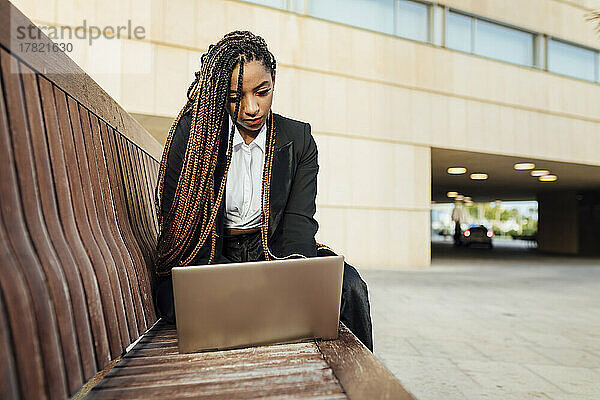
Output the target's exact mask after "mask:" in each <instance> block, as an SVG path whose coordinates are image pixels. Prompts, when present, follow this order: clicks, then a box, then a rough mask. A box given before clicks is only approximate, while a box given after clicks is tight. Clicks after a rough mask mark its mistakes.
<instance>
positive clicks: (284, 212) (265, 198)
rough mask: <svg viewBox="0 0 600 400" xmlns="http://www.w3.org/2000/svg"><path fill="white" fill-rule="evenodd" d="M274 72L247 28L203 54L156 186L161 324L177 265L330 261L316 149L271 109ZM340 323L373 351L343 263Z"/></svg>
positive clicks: (361, 288) (354, 283) (306, 133)
mask: <svg viewBox="0 0 600 400" xmlns="http://www.w3.org/2000/svg"><path fill="white" fill-rule="evenodd" d="M275 71H276V62H275V57H274V56H273V54H272V53H271V52H270V51H269V50H268V48H267V45H266V43H265V41H264V40H263V39H262V38H261V37H259V36H256V35H254V34H252V33H251V32H248V31H244V32H241V31H235V32H231V33H228V34H227V35H225V36H224V37H223V39H221V40H220V41H219V42H218V43H216V44H214V45H210V46H209V48H208V51H207V52H206V53H205V54H204V55H202V58H201V69H200V71H199V72H196V80H195V81H194V82H193V83H192V85H191V86H190V87H189V89H188V93H187V94H188V101H187V103H186V105H185V106H184V107H183V109H182V110H181V112H180V113H179V115H178V116H177V118H176V119H175V121H174V123H173V125H172V126H171V129H170V131H169V135H168V137H167V142H166V145H165V149H164V152H163V157H162V160H161V165H160V172H159V180H158V185H157V188H156V202H157V210H160V212H159V223H160V234H159V238H158V244H157V251H156V253H157V254H156V256H157V264H156V265H157V269H156V272H157V275H158V276H159V283H158V285H157V290H156V292H157V293H156V296H155V298H156V300H157V309H158V312H159V314H160V315H161V316H162V317H163V318H165V319H166V320H170V321H171V322H174V309H173V293H172V282H171V277H170V271H171V268H172V267H173V266H176V265H203V264H220V263H229V262H246V261H259V260H273V259H282V258H291V257H315V256H326V255H334V253H333V252H332V251H331V250H330V249H329V248H327V247H326V246H317V243H316V242H315V234H316V232H317V229H318V224H317V221H315V219H314V214H315V210H316V205H315V199H316V194H317V172H318V170H319V166H318V163H317V146H316V143H315V141H314V138H313V137H312V135H311V129H310V125H309V124H307V123H303V122H300V121H295V120H293V119H289V118H286V117H283V116H281V115H278V114H274V113H273V112H272V110H271V104H272V101H273V89H274V87H275V75H276V74H275ZM340 319H341V320H342V322H344V323H345V324H346V326H347V327H348V328H349V329H350V330H351V331H352V332H354V333H355V335H356V336H357V337H358V338H359V339H360V340H361V341H362V342H363V343H364V344H365V345H366V346H367V347H368V348H369V349H370V350H371V351H372V350H373V345H372V332H371V331H372V330H371V318H370V314H369V301H368V294H367V286H366V284H365V283H364V281H363V280H362V279H361V278H360V276H359V275H358V272H357V271H356V269H354V268H353V267H352V266H350V265H348V264H345V265H344V281H343V288H342V304H341V310H340Z"/></svg>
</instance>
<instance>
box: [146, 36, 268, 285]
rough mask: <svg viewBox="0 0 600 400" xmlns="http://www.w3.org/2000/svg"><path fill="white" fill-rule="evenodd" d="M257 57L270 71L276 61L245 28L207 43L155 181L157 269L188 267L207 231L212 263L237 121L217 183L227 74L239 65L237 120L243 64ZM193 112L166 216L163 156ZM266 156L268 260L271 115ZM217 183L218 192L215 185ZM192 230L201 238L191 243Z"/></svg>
mask: <svg viewBox="0 0 600 400" xmlns="http://www.w3.org/2000/svg"><path fill="white" fill-rule="evenodd" d="M252 60H256V61H260V62H261V63H262V64H263V65H264V66H265V68H266V69H267V70H268V71H269V72H271V73H273V72H274V71H275V68H276V61H275V57H274V56H273V54H272V53H271V52H270V51H269V50H268V48H267V44H266V42H265V41H264V39H263V38H261V37H260V36H256V35H254V34H252V33H251V32H248V31H234V32H230V33H228V34H226V35H225V36H224V37H223V39H221V40H220V41H219V42H217V43H216V44H211V45H210V46H209V47H208V50H207V52H206V53H204V54H203V55H202V57H201V67H200V71H198V72H196V73H195V80H194V81H193V82H192V84H191V85H190V86H189V88H188V90H187V98H188V99H187V102H186V104H185V105H184V107H183V108H182V109H181V111H180V112H179V114H178V115H177V118H175V120H174V121H173V124H172V125H171V128H170V129H169V134H168V136H167V141H166V143H165V148H164V150H163V155H162V159H161V163H160V169H159V175H158V183H157V186H156V192H155V203H156V210H157V213H158V220H159V227H160V234H159V237H158V243H157V249H156V251H157V267H158V268H157V273H158V274H159V275H164V274H168V273H169V271H170V269H171V267H172V266H174V265H177V264H179V265H186V264H188V263H190V262H191V261H192V260H193V259H194V257H195V256H196V255H197V254H198V252H199V251H200V249H201V248H202V247H203V245H204V243H205V242H206V240H207V239H208V237H209V235H210V237H211V238H210V239H211V241H210V243H211V246H210V255H209V259H208V263H209V264H210V263H211V262H212V261H213V259H214V255H215V248H216V237H217V232H216V229H217V227H216V224H215V221H216V217H217V214H218V210H219V208H220V205H221V203H222V200H223V197H224V189H225V183H226V180H227V172H228V170H229V165H230V162H231V154H232V149H233V136H234V132H235V125H232V127H231V130H230V132H229V137H228V143H229V146H228V150H227V154H226V158H225V160H226V161H225V173H224V175H223V177H222V179H221V181H220V182H218V183H216V182H215V170H216V166H217V161H218V159H219V148H220V139H221V138H220V136H221V135H220V133H221V128H222V126H223V123H224V121H225V117H226V104H227V99H228V93H229V86H230V80H231V74H232V72H233V70H234V69H235V67H236V65H238V64H239V73H238V81H237V82H238V86H237V89H236V90H237V96H236V101H235V111H234V115H233V116H232V118H233V120H234V121H237V118H238V113H239V111H240V100H241V97H242V96H241V95H242V82H243V74H244V63H247V62H249V61H252ZM187 112H191V115H192V121H191V126H190V133H189V139H188V143H187V147H186V151H185V155H184V158H183V165H182V168H181V174H180V176H179V180H178V182H177V187H176V189H175V195H174V197H173V203H172V205H171V208H170V210H168V214H167V217H166V219H163V214H162V212H161V210H162V208H161V199H162V195H163V190H164V183H165V172H166V166H167V158H168V154H169V151H170V148H171V144H172V142H173V136H174V134H175V131H176V128H177V125H178V123H179V120H180V119H181V117H182V116H183V115H184V114H185V113H187ZM265 123H266V124H267V154H266V157H265V171H266V172H265V174H264V176H263V183H262V184H263V190H262V193H261V196H262V202H261V204H262V207H263V211H262V219H263V221H262V225H263V226H262V227H261V228H262V229H261V230H262V236H263V247H264V249H265V256H266V259H267V260H268V259H269V254H268V247H267V242H266V238H267V231H268V216H269V212H268V210H269V201H268V198H269V193H270V181H271V179H270V175H271V173H270V171H271V164H272V160H273V157H272V156H273V154H272V153H273V147H274V146H273V145H274V135H275V129H274V124H273V113H272V112H270V113H269V117H268V118H267V121H265ZM217 185H218V190H215V188H216V187H217ZM194 234H199V239H198V241H197V242H196V243H193V239H194Z"/></svg>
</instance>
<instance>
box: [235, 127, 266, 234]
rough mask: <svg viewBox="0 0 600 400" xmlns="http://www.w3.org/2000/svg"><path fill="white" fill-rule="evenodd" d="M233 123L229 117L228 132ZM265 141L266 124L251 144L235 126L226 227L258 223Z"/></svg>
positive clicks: (256, 224) (255, 225) (248, 226)
mask: <svg viewBox="0 0 600 400" xmlns="http://www.w3.org/2000/svg"><path fill="white" fill-rule="evenodd" d="M232 125H233V119H232V118H231V116H229V131H228V132H231V126H232ZM227 139H229V136H228V137H227ZM266 142H267V124H266V123H265V124H264V125H263V127H262V128H261V130H260V132H259V133H258V135H257V136H256V138H254V140H252V142H250V144H246V142H244V139H243V138H242V135H241V133H240V132H239V130H238V128H237V126H236V127H235V132H234V133H233V151H232V153H231V163H230V164H229V171H228V173H227V188H226V192H225V227H226V228H238V229H247V228H254V227H257V226H260V222H261V204H260V200H261V190H262V177H263V168H264V164H265V162H264V161H265V148H266ZM228 149H229V145H228Z"/></svg>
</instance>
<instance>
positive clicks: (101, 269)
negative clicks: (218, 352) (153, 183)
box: [39, 78, 123, 365]
mask: <svg viewBox="0 0 600 400" xmlns="http://www.w3.org/2000/svg"><path fill="white" fill-rule="evenodd" d="M39 85H40V92H41V98H42V106H43V111H44V119H45V122H46V132H47V139H48V145H49V151H50V160H51V166H52V171H53V175H54V180H55V183H56V188H57V198H58V203H59V211H60V217H61V221H62V222H63V227H64V228H65V232H67V231H68V235H67V238H68V239H69V240H70V243H69V244H70V246H71V250H72V252H73V253H74V254H77V256H78V259H77V261H78V263H79V262H82V263H84V264H85V261H84V258H86V257H84V255H86V254H87V257H89V261H88V263H89V264H90V265H89V266H90V267H91V271H90V272H89V279H91V280H92V281H95V282H89V285H88V287H86V292H87V290H88V288H89V289H92V290H93V289H95V288H93V287H91V288H90V287H89V286H95V287H97V288H98V291H99V295H100V300H101V307H99V308H96V307H95V306H96V305H97V304H94V307H90V316H92V315H93V314H96V315H103V318H104V321H105V324H106V328H105V330H106V332H107V338H108V344H109V349H110V352H109V359H108V360H106V363H105V364H104V365H106V364H108V362H109V361H110V360H111V359H113V358H115V357H117V356H118V355H120V354H121V352H122V349H123V347H122V345H121V337H120V335H119V323H118V322H117V312H116V309H115V302H114V300H113V290H112V287H111V285H110V281H109V277H108V271H107V270H106V267H105V265H104V260H103V257H102V254H101V253H100V249H99V248H98V245H97V244H96V241H95V240H94V237H93V234H92V232H91V228H90V226H89V222H88V219H87V215H86V210H85V205H84V204H83V199H82V198H81V196H80V195H78V194H77V193H76V190H77V188H79V189H81V185H80V184H79V185H75V184H74V180H75V179H74V177H73V171H71V172H70V173H67V166H66V161H65V158H64V155H63V149H62V145H61V135H60V134H61V130H60V129H59V123H58V115H57V107H56V104H55V100H54V89H53V86H52V84H51V83H50V82H49V81H47V80H46V79H43V78H40V79H39ZM63 95H64V94H63ZM84 243H85V245H84ZM85 266H86V269H87V267H88V266H87V265H85ZM101 361H104V360H103V359H101V360H99V363H100V362H101Z"/></svg>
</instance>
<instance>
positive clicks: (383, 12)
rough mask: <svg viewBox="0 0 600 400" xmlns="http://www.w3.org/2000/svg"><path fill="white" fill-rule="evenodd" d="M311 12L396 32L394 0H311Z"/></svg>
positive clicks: (347, 22) (349, 22)
mask: <svg viewBox="0 0 600 400" xmlns="http://www.w3.org/2000/svg"><path fill="white" fill-rule="evenodd" d="M309 14H310V15H312V16H315V17H318V18H323V19H327V20H330V21H336V22H341V23H343V24H348V25H354V26H358V27H360V28H365V29H370V30H374V31H378V32H383V33H390V34H392V33H394V0H311V1H310V2H309Z"/></svg>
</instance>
